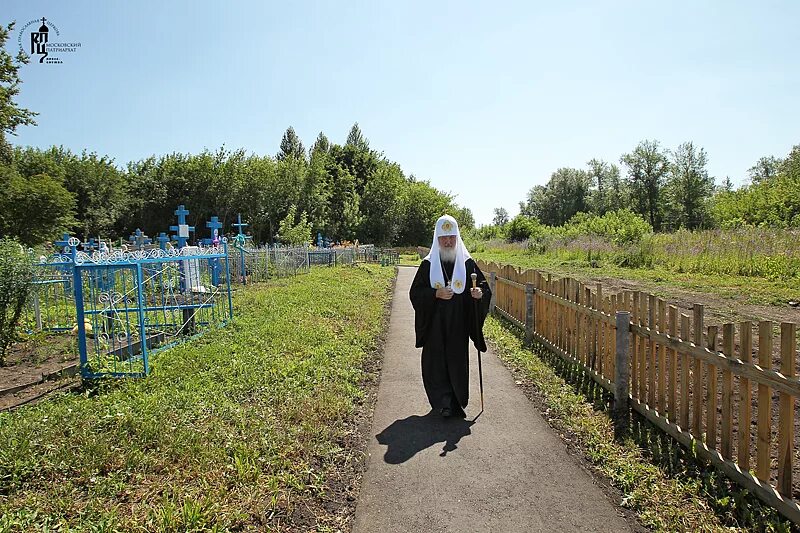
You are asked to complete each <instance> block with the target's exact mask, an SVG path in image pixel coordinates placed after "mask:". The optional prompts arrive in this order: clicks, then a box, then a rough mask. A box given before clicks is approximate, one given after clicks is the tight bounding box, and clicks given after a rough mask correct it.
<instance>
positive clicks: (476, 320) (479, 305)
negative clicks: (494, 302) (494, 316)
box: [464, 259, 492, 352]
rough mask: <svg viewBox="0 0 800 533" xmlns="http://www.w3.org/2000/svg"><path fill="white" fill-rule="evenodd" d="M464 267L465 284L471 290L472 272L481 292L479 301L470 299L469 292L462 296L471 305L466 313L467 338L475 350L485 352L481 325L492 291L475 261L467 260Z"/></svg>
mask: <svg viewBox="0 0 800 533" xmlns="http://www.w3.org/2000/svg"><path fill="white" fill-rule="evenodd" d="M466 267H467V284H468V285H469V288H472V278H471V277H470V275H471V274H472V273H473V272H474V273H475V274H477V275H478V279H477V280H476V281H477V283H476V286H477V287H479V288H480V289H482V290H483V297H482V298H481V299H480V300H476V299H474V298H472V296H470V294H469V291H464V294H465V295H466V296H467V298H468V300H469V301H470V304H471V305H469V310H468V312H467V315H468V320H469V336H470V338H471V339H472V342H473V344H474V345H475V348H477V349H478V351H481V352H485V351H486V340H485V339H484V337H483V323H484V321H485V320H486V315H488V314H489V302H490V301H491V299H492V290H491V289H490V288H489V282H487V281H486V277H485V276H484V275H483V272H481V269H480V268H478V265H476V264H475V261H473V260H472V259H467V263H466Z"/></svg>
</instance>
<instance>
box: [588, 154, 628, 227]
mask: <svg viewBox="0 0 800 533" xmlns="http://www.w3.org/2000/svg"><path fill="white" fill-rule="evenodd" d="M587 165H588V166H589V178H590V179H591V181H592V184H593V185H594V186H595V187H596V189H594V190H592V191H591V192H590V198H589V208H590V210H591V211H592V212H594V213H597V214H599V215H602V214H604V213H606V212H608V211H616V210H617V209H621V208H622V207H623V206H625V205H626V204H627V196H628V195H627V191H626V188H625V184H624V182H623V181H622V180H621V179H620V174H619V167H618V166H617V165H615V164H613V163H612V164H609V163H607V162H605V161H603V160H601V159H592V160H590V161H589V162H588V163H587Z"/></svg>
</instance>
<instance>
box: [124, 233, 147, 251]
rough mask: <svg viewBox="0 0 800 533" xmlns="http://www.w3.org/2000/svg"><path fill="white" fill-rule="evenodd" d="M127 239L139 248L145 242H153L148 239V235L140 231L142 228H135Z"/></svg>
mask: <svg viewBox="0 0 800 533" xmlns="http://www.w3.org/2000/svg"><path fill="white" fill-rule="evenodd" d="M128 240H129V241H131V243H132V244H135V245H136V247H137V248H139V249H140V250H141V249H142V248H143V247H144V245H145V244H150V243H151V242H153V241H152V239H150V237H148V236H147V235H145V234H144V233H142V230H140V229H139V228H136V231H135V232H134V233H133V234H132V235H131V236H130V237H128Z"/></svg>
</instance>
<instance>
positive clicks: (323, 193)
mask: <svg viewBox="0 0 800 533" xmlns="http://www.w3.org/2000/svg"><path fill="white" fill-rule="evenodd" d="M320 135H321V134H320ZM328 160H329V158H328V154H327V151H326V150H322V149H316V148H315V149H314V150H312V151H311V162H310V164H309V166H308V169H307V171H306V176H305V180H304V182H303V193H302V194H301V195H300V199H299V202H300V204H299V205H300V208H301V209H302V210H303V211H305V212H306V213H308V220H309V222H311V226H312V229H314V230H318V231H319V230H322V229H324V228H326V227H327V226H328V223H329V219H330V205H329V204H330V199H331V195H332V194H333V190H332V189H333V184H332V183H331V177H330V176H329V175H328V172H327V169H326V166H327V164H328Z"/></svg>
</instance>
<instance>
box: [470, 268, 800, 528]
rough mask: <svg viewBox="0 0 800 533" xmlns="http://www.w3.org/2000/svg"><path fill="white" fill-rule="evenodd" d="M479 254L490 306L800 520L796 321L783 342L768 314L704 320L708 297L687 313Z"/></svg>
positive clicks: (619, 403)
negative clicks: (759, 319) (752, 319)
mask: <svg viewBox="0 0 800 533" xmlns="http://www.w3.org/2000/svg"><path fill="white" fill-rule="evenodd" d="M477 263H478V266H479V267H480V269H481V270H482V271H483V272H484V273H485V274H486V275H487V277H488V278H489V281H490V284H491V286H492V309H493V310H494V311H495V312H496V313H498V314H501V315H502V316H504V317H505V318H507V319H508V320H510V321H511V322H512V323H514V324H516V325H517V326H519V327H521V328H523V329H524V331H525V337H526V339H527V340H529V341H536V342H538V343H540V344H542V345H544V346H545V347H547V348H548V349H549V350H550V351H552V352H554V353H556V354H558V355H559V356H560V357H562V358H563V359H565V360H567V361H569V362H571V363H575V364H578V365H580V366H581V367H582V369H583V371H584V372H585V373H587V374H588V375H590V376H591V377H592V378H593V379H594V380H595V381H596V382H597V383H599V384H600V385H601V386H602V387H604V388H605V389H607V390H608V391H609V392H610V393H612V394H614V395H615V410H619V409H620V407H622V408H623V409H627V408H630V407H632V408H633V409H634V410H635V411H637V412H638V413H640V414H641V415H642V416H644V417H645V418H647V419H648V420H649V421H651V422H652V423H653V424H654V425H656V426H657V427H659V428H660V429H661V430H663V431H664V432H666V433H667V434H669V435H671V436H672V437H673V438H675V439H676V440H677V441H678V442H680V443H681V444H682V445H684V446H686V447H688V448H692V447H693V448H694V449H695V450H696V453H697V455H698V456H700V457H702V458H704V459H706V460H709V461H710V462H712V463H713V464H714V465H715V466H716V467H717V468H719V469H720V470H721V471H722V472H724V473H725V474H726V475H727V476H729V477H730V478H731V479H732V480H733V481H735V482H737V483H739V484H740V485H741V486H743V487H745V488H747V489H748V490H750V491H751V492H753V493H754V494H756V495H757V496H758V497H759V498H761V499H762V500H763V501H765V502H766V503H768V504H769V505H771V506H773V507H775V508H776V509H777V510H778V511H780V512H781V513H782V514H783V515H784V516H786V517H787V518H789V519H790V520H792V521H793V522H795V523H796V524H800V505H798V502H797V501H796V500H795V499H794V493H793V467H794V465H795V464H796V461H795V457H794V455H795V449H796V446H795V424H796V423H797V421H798V417H797V416H796V415H797V413H796V411H795V406H796V403H795V399H796V398H797V397H798V396H800V380H798V379H797V378H796V377H795V366H796V361H797V325H796V324H793V323H782V324H780V337H779V339H780V340H779V342H780V344H779V346H776V348H778V349H776V350H773V340H774V337H775V329H776V328H775V326H776V325H775V324H774V323H773V322H770V321H762V322H759V323H757V324H754V323H752V322H749V321H744V322H740V323H739V324H722V326H721V328H720V326H718V325H705V324H704V313H703V306H702V305H700V304H695V305H694V306H693V309H692V312H691V315H689V314H684V313H681V312H680V310H679V309H678V308H677V307H676V306H674V305H667V303H666V302H665V301H664V300H662V299H660V298H657V297H655V296H653V295H652V294H645V293H641V292H636V291H623V292H621V293H613V294H606V293H605V292H604V291H603V287H602V285H601V284H596V285H594V286H593V287H589V286H586V285H584V284H583V283H581V282H579V281H577V280H574V279H570V278H561V279H555V278H554V277H553V276H551V275H550V274H547V273H544V272H540V271H537V270H524V271H520V270H519V269H517V268H515V267H513V266H508V265H505V266H502V265H497V264H494V263H486V262H483V261H478V262H477ZM720 329H721V334H722V335H721V337H722V338H721V341H722V342H721V350H720V349H719V348H718V340H719V337H720ZM618 332H619V335H618ZM754 344H755V346H754ZM720 385H721V387H720ZM775 395H776V396H777V402H776V401H774V398H773V396H775ZM628 406H629V407H628ZM623 413H624V411H623ZM619 414H620V413H619V412H618V413H617V415H619ZM753 428H755V430H756V431H755V434H754V432H753ZM798 466H800V465H798ZM795 477H797V476H795ZM795 481H799V482H800V480H797V479H795ZM796 492H797V493H798V494H800V490H797V491H796Z"/></svg>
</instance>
